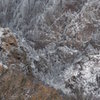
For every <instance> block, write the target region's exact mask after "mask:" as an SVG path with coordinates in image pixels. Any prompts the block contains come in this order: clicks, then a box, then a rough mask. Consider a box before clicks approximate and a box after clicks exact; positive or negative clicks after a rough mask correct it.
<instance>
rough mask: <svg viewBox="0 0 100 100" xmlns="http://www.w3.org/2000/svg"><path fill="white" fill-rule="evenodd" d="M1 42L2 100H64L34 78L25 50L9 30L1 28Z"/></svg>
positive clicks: (0, 84) (0, 89)
mask: <svg viewBox="0 0 100 100" xmlns="http://www.w3.org/2000/svg"><path fill="white" fill-rule="evenodd" d="M0 40H1V41H0V44H1V45H0V48H1V51H0V53H1V56H0V58H1V59H0V61H1V63H0V100H49V99H50V100H63V98H62V96H61V95H60V94H59V93H58V92H57V91H56V90H55V89H53V88H51V87H48V86H45V85H43V83H42V82H41V81H39V80H38V79H36V78H35V77H34V76H33V74H32V69H31V64H30V62H29V60H28V57H27V54H26V51H25V50H24V49H25V48H24V47H22V46H21V47H20V43H19V42H18V40H17V37H16V36H15V35H14V34H13V33H12V32H11V31H10V30H9V29H8V28H0Z"/></svg>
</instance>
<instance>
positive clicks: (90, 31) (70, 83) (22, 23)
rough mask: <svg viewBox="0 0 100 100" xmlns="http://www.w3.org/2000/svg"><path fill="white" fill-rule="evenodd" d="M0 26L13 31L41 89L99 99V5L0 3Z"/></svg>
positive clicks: (91, 0)
mask: <svg viewBox="0 0 100 100" xmlns="http://www.w3.org/2000/svg"><path fill="white" fill-rule="evenodd" d="M0 24H1V26H8V27H10V28H11V29H13V30H14V31H15V32H16V35H17V36H18V40H19V41H20V44H21V45H23V46H24V47H25V48H26V52H27V55H28V57H29V59H30V63H31V65H32V69H33V70H32V73H33V74H34V75H35V76H36V77H37V78H39V79H41V80H42V81H43V82H44V83H45V84H49V85H50V86H53V87H54V88H56V89H60V90H62V91H63V92H64V93H65V94H66V93H69V92H70V93H74V92H75V91H76V90H77V89H81V90H82V91H83V93H85V94H88V93H89V94H91V93H93V94H95V95H97V96H99V95H100V91H99V83H100V78H99V72H100V68H99V60H100V59H99V55H100V52H99V51H100V0H17V1H16V0H0ZM0 34H2V33H0Z"/></svg>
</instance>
